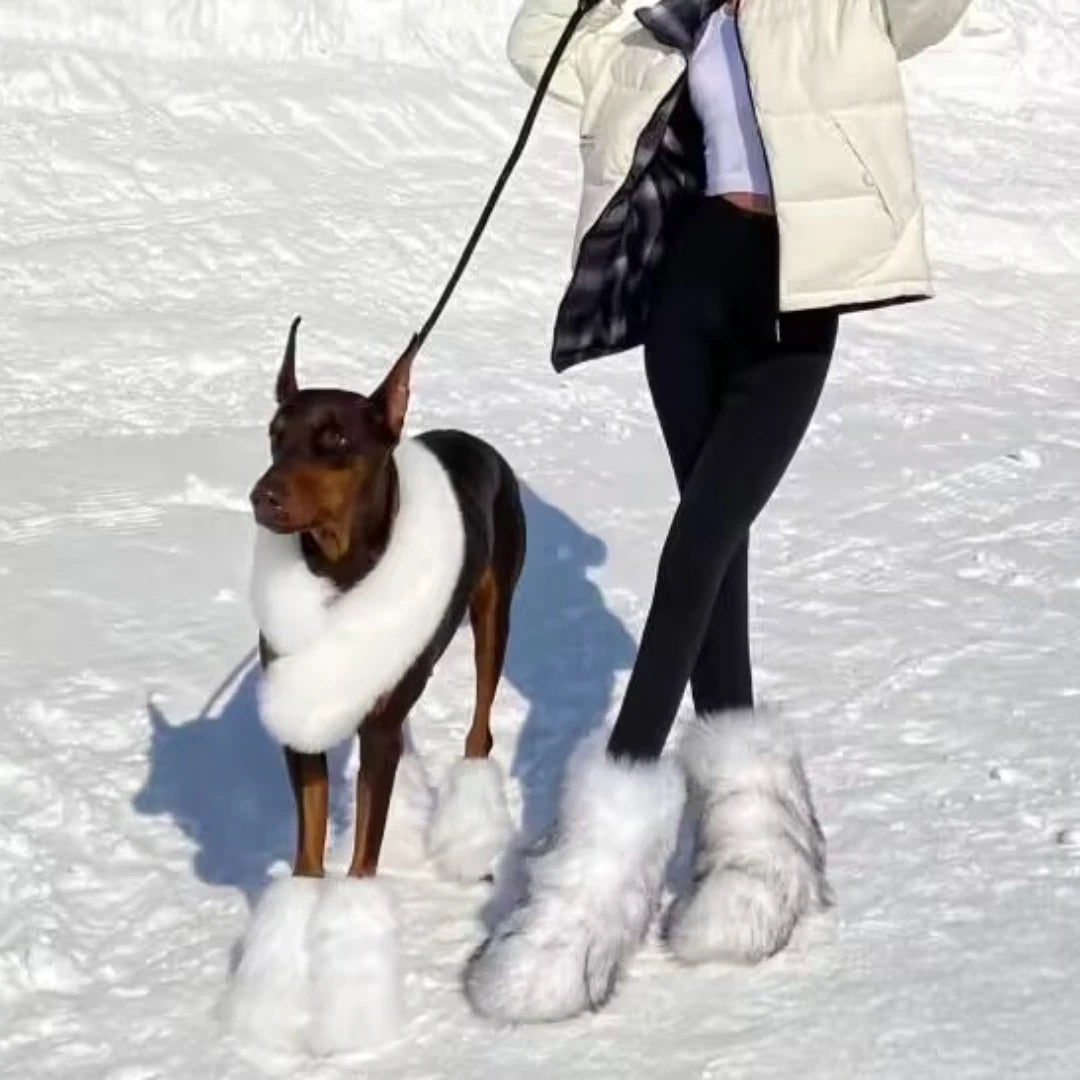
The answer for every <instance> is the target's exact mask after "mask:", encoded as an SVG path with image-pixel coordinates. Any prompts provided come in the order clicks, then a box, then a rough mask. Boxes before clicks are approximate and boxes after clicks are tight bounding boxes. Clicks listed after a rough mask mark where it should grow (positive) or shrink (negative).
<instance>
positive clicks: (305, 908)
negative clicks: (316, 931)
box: [225, 877, 322, 1053]
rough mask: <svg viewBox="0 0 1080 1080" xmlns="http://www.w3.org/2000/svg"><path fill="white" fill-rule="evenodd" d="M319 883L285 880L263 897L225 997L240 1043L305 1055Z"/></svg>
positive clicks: (227, 1015)
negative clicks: (311, 931)
mask: <svg viewBox="0 0 1080 1080" xmlns="http://www.w3.org/2000/svg"><path fill="white" fill-rule="evenodd" d="M321 885H322V882H321V881H319V880H317V879H315V878H294V877H287V878H281V879H279V880H278V881H275V882H274V883H273V884H272V885H271V886H270V888H269V889H268V890H267V891H266V892H265V893H264V894H263V896H262V898H261V899H260V901H259V904H258V906H257V907H256V909H255V911H254V913H253V915H252V917H251V923H250V925H249V926H248V929H247V933H246V934H245V935H244V940H243V943H242V945H241V954H240V961H239V963H238V964H237V966H236V970H235V971H234V972H233V976H232V983H231V985H230V986H229V990H228V995H227V997H226V999H225V1020H226V1024H227V1026H228V1028H229V1030H230V1031H231V1032H232V1034H233V1035H235V1036H236V1037H237V1038H238V1039H241V1040H243V1041H245V1042H250V1043H253V1044H255V1045H257V1046H259V1047H262V1048H264V1049H267V1050H271V1051H277V1052H280V1053H302V1052H303V1050H304V1046H305V1042H304V1039H305V1034H306V1032H307V1027H308V1022H309V1019H310V1009H311V1000H310V995H309V993H308V978H309V970H310V969H309V962H308V948H307V932H308V923H309V922H310V920H311V915H312V912H314V910H315V906H316V904H317V903H318V900H319V891H320V887H321Z"/></svg>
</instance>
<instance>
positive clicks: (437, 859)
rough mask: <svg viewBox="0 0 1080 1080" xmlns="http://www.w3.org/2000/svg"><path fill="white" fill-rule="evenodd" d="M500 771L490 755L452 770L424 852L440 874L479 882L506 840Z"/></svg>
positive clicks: (507, 819)
mask: <svg viewBox="0 0 1080 1080" xmlns="http://www.w3.org/2000/svg"><path fill="white" fill-rule="evenodd" d="M510 834H511V825H510V812H509V810H508V809H507V807H506V792H505V789H504V785H503V776H502V770H501V769H500V768H499V766H498V763H497V762H495V761H493V760H492V759H491V758H475V759H472V758H463V759H462V760H461V761H459V762H458V763H457V764H456V765H455V766H454V767H453V769H451V770H450V773H449V775H448V776H447V778H446V782H445V783H444V784H443V787H442V790H441V791H440V792H439V797H438V801H437V802H436V805H435V812H434V814H433V815H432V818H431V822H430V824H429V826H428V834H427V846H428V854H429V855H430V856H431V859H432V861H433V862H434V863H435V865H436V867H437V868H438V870H439V872H440V873H441V874H442V875H443V877H446V878H449V879H450V880H452V881H479V880H480V879H481V878H483V877H485V876H486V875H488V874H490V873H491V872H492V870H493V869H494V867H495V863H496V861H497V860H498V858H499V856H500V855H501V854H502V852H503V850H504V849H505V848H506V844H507V841H508V840H509V839H510Z"/></svg>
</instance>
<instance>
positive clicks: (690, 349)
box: [645, 310, 754, 713]
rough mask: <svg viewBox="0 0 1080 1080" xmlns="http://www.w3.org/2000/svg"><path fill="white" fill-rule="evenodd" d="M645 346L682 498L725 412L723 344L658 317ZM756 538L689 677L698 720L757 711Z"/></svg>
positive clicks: (734, 563)
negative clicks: (751, 597)
mask: <svg viewBox="0 0 1080 1080" xmlns="http://www.w3.org/2000/svg"><path fill="white" fill-rule="evenodd" d="M657 314H658V316H659V317H658V318H654V319H653V322H652V331H653V332H652V333H650V334H649V336H648V338H647V339H646V342H645V371H646V374H647V376H648V380H649V390H650V392H651V394H652V400H653V406H654V408H655V409H656V415H657V417H658V419H659V421H660V429H661V431H662V432H663V435H664V442H665V443H666V445H667V450H668V456H669V457H670V458H671V465H672V468H673V470H674V472H675V480H676V483H677V484H678V487H679V492H680V494H681V493H682V492H683V491H684V490H685V488H686V485H687V483H688V482H689V479H690V476H691V474H692V473H693V471H694V466H695V465H696V464H697V460H698V457H699V456H700V454H701V450H702V447H703V446H704V445H705V442H706V440H707V439H708V436H709V432H710V430H711V429H712V427H713V424H714V423H715V420H716V416H717V413H718V410H719V409H720V408H721V407H722V406H721V401H722V394H723V389H722V384H723V379H722V377H721V376H722V370H723V351H724V345H723V343H720V342H717V340H716V338H715V336H713V335H706V334H704V333H702V332H701V330H700V328H698V327H696V326H695V325H694V323H693V322H691V321H690V320H688V319H685V318H683V319H680V318H677V317H676V318H668V317H667V313H666V310H662V311H660V312H658V313H657ZM748 553H749V537H748V536H744V537H743V538H742V540H741V542H740V543H739V545H738V546H737V547H736V549H735V553H734V554H733V555H732V557H731V561H730V563H729V565H728V569H727V573H725V574H724V579H723V581H722V582H721V583H720V589H719V591H718V593H717V596H716V601H715V603H714V604H713V610H712V615H711V617H710V619H709V625H708V628H707V629H706V631H705V638H704V640H703V642H702V644H701V649H700V651H699V653H698V657H697V661H696V662H695V664H694V669H693V672H692V673H691V676H690V685H691V689H692V691H693V696H694V706H695V707H696V709H697V711H698V712H699V713H705V712H718V711H720V710H722V709H737V708H747V707H749V706H750V705H752V704H753V700H754V685H753V676H752V673H751V667H750V634H749V625H748V616H749V611H748V607H749V605H748V595H747V594H748V583H747V571H748Z"/></svg>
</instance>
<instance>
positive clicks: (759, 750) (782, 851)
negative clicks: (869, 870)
mask: <svg viewBox="0 0 1080 1080" xmlns="http://www.w3.org/2000/svg"><path fill="white" fill-rule="evenodd" d="M679 757H680V760H681V762H682V766H683V769H684V770H685V772H686V777H687V784H688V789H689V798H690V807H691V811H692V813H693V814H694V815H695V817H696V827H697V832H696V836H697V850H696V858H695V873H694V882H693V885H692V886H691V888H690V890H689V891H688V892H687V893H686V894H685V895H683V896H680V897H678V898H677V899H676V901H675V903H674V904H673V905H672V908H671V911H670V913H669V917H668V923H667V933H666V937H667V941H668V944H669V946H670V948H671V951H672V952H673V953H674V955H675V956H676V957H677V958H678V959H680V960H682V961H683V962H685V963H701V962H703V961H707V960H725V961H728V962H731V963H740V964H752V963H756V962H758V961H759V960H763V959H765V958H766V957H768V956H772V955H773V954H774V953H777V952H779V951H780V950H781V949H783V948H784V946H785V945H787V943H788V941H789V939H790V938H791V934H792V931H793V930H794V929H795V926H796V924H797V923H798V922H799V920H800V919H801V918H803V916H805V915H806V914H807V913H808V912H810V911H813V910H816V909H818V908H820V907H824V906H827V905H828V903H829V902H830V899H831V897H830V892H829V886H828V883H827V881H826V879H825V837H824V835H823V833H822V831H821V826H820V825H819V824H818V819H817V815H816V814H815V812H814V806H813V802H812V801H811V798H810V785H809V783H808V782H807V779H806V773H805V771H804V769H803V764H802V760H801V758H800V757H799V753H798V751H797V749H796V748H795V746H794V744H793V743H792V741H791V740H790V738H788V737H787V735H786V733H785V732H784V730H783V728H782V727H781V725H780V723H779V721H778V719H777V718H776V717H775V716H772V715H770V714H768V713H762V712H751V711H748V710H744V711H733V712H726V713H718V714H713V715H708V716H703V717H699V718H698V719H697V721H696V722H695V723H694V724H693V725H692V726H691V727H690V729H689V730H688V732H687V734H686V736H685V738H684V739H683V742H682V745H681V747H680V754H679Z"/></svg>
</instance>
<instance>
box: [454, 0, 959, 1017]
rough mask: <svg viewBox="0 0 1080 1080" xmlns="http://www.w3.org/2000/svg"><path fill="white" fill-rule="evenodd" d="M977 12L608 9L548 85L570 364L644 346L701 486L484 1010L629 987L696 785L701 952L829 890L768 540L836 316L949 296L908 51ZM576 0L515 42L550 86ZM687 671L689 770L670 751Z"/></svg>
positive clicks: (578, 1005)
mask: <svg viewBox="0 0 1080 1080" xmlns="http://www.w3.org/2000/svg"><path fill="white" fill-rule="evenodd" d="M967 4H968V0H733V2H728V3H722V2H721V0H658V2H654V3H652V4H651V5H648V6H645V7H640V6H637V5H636V4H635V3H634V0H626V2H625V3H624V2H623V0H601V2H600V3H599V4H594V3H589V2H588V0H585V6H586V7H589V8H593V7H594V8H595V10H591V11H590V13H589V14H588V15H587V16H586V18H585V20H584V21H583V23H582V25H581V27H580V28H579V30H578V33H577V34H576V35H575V37H574V38H573V39H572V41H571V43H570V46H569V48H568V50H567V53H566V54H565V57H564V59H563V61H562V63H561V64H560V66H559V68H558V69H557V71H556V74H555V78H554V81H553V82H552V85H551V92H552V93H553V94H555V95H556V96H558V97H561V98H563V99H564V100H566V101H568V102H570V103H572V104H574V105H576V106H578V107H580V108H581V110H582V125H581V130H582V137H581V150H582V156H583V159H584V182H585V186H584V194H583V197H582V203H581V213H580V219H579V224H578V232H577V241H576V245H575V261H574V270H573V275H572V277H571V281H570V285H569V287H568V289H567V292H566V295H565V297H564V299H563V301H562V304H561V306H560V308H559V312H558V316H557V319H556V325H555V337H554V350H553V362H554V364H555V367H556V368H557V369H558V370H560V371H562V370H565V369H566V368H569V367H571V366H573V365H574V364H577V363H580V362H582V361H585V360H588V359H591V358H593V357H598V356H603V355H607V354H610V353H614V352H619V351H621V350H624V349H627V348H630V347H632V346H636V345H639V344H643V345H644V347H645V366H646V372H647V375H648V381H649V387H650V390H651V392H652V397H653V401H654V404H655V407H656V411H657V415H658V417H659V420H660V425H661V428H662V430H663V434H664V439H665V441H666V443H667V447H668V451H669V453H670V456H671V460H672V464H673V466H674V469H675V474H676V478H677V480H678V483H679V487H680V491H681V500H680V503H679V507H678V510H677V512H676V514H675V518H674V520H673V522H672V524H671V528H670V531H669V533H668V536H667V540H666V543H665V545H664V550H663V553H662V555H661V559H660V566H659V571H658V574H657V581H656V589H655V593H654V596H653V603H652V607H651V609H650V612H649V616H648V620H647V622H646V625H645V629H644V632H643V635H642V639H641V645H640V648H639V652H638V657H637V661H636V663H635V666H634V669H633V672H632V674H631V678H630V682H629V685H628V687H627V690H626V694H625V697H624V699H623V702H622V705H621V708H620V710H619V713H618V717H617V720H616V722H615V726H614V729H613V731H612V732H611V735H610V738H609V739H608V740H607V742H606V745H605V744H603V743H601V742H597V741H595V740H591V741H590V742H588V743H586V744H584V745H583V746H582V747H580V748H579V750H578V752H577V753H576V755H575V757H574V758H573V759H572V760H571V762H570V766H569V768H568V771H567V776H566V781H565V785H564V789H563V792H562V802H561V805H560V810H559V824H558V827H557V829H556V830H555V831H554V832H553V834H552V835H551V837H549V838H548V839H547V841H546V843H545V845H544V849H543V850H542V851H534V852H532V853H530V854H529V856H528V857H527V859H526V871H527V880H528V891H527V896H526V897H525V899H524V900H523V901H522V903H520V904H519V905H518V906H517V908H516V909H515V910H514V911H513V912H512V913H511V914H510V915H509V916H508V917H507V918H506V919H504V920H503V922H502V923H501V924H500V925H499V926H497V927H496V928H495V930H494V932H493V933H492V935H491V937H490V938H489V940H488V941H487V942H485V944H484V945H483V946H482V947H481V948H480V950H479V951H478V952H477V953H476V955H475V956H474V957H473V959H472V960H471V962H470V964H469V968H468V970H467V973H466V980H465V984H466V991H467V993H468V996H469V999H470V1001H471V1002H472V1004H473V1006H474V1007H475V1008H476V1009H477V1010H478V1011H480V1012H482V1013H484V1014H486V1015H491V1016H495V1017H498V1018H502V1019H505V1020H513V1021H529V1020H550V1019H558V1018H562V1017H567V1016H572V1015H574V1014H576V1013H578V1012H582V1011H584V1010H586V1009H595V1008H597V1007H599V1006H600V1005H602V1004H604V1003H605V1002H606V1000H607V999H608V997H610V995H611V992H612V989H613V987H614V985H615V982H616V979H617V978H618V975H619V974H620V971H621V969H622V967H623V965H624V963H625V961H626V960H627V958H628V957H629V956H630V955H631V954H632V952H633V950H634V949H635V948H636V947H637V945H638V944H639V942H640V941H641V939H642V936H643V935H644V933H645V932H646V930H647V928H648V924H649V921H650V919H651V916H652V914H653V912H654V911H655V908H656V905H657V903H658V900H659V895H660V890H661V887H662V883H663V877H664V871H665V867H666V864H667V862H668V859H669V857H670V855H671V852H672V849H673V846H674V842H675V834H676V831H677V829H678V825H679V820H680V816H681V813H682V810H683V801H684V788H685V787H687V786H688V787H689V791H690V794H691V797H692V799H693V805H694V809H695V812H696V815H697V836H698V850H697V864H696V870H697V872H696V874H695V879H694V884H693V886H692V888H691V889H690V891H689V892H688V893H687V894H686V895H684V896H681V897H678V898H677V899H676V902H675V904H674V906H673V910H672V913H671V915H670V917H669V920H668V925H667V940H668V943H669V945H670V947H671V948H672V950H673V951H674V952H675V954H676V955H677V956H678V957H679V958H681V959H683V960H685V961H688V962H693V961H701V960H706V959H712V958H722V959H726V960H730V961H736V962H744V963H748V962H754V961H757V960H760V959H762V958H764V957H766V956H769V955H772V954H773V953H775V952H776V951H778V950H779V949H781V948H783V947H784V945H785V944H786V943H787V941H788V938H789V937H790V935H791V932H792V930H793V928H794V926H795V925H796V923H797V922H798V920H799V919H800V918H801V917H802V916H803V915H804V914H806V913H807V911H809V910H811V909H812V908H813V907H814V906H817V905H821V904H823V903H825V902H827V899H828V886H827V884H826V881H825V876H824V866H825V850H824V839H823V837H822V834H821V830H820V828H819V826H818V823H817V820H816V817H815V814H814V810H813V805H812V803H811V800H810V793H809V788H808V785H807V782H806V779H805V776H804V773H803V770H802V766H801V763H800V761H799V759H798V756H797V754H796V753H795V751H794V750H793V749H792V748H791V747H790V746H788V745H787V744H786V743H785V742H784V740H783V739H782V738H781V737H780V735H779V733H778V732H777V731H775V730H774V725H773V724H772V723H771V722H770V721H769V720H768V719H767V718H763V717H762V716H761V715H760V714H755V713H753V712H752V711H751V707H752V705H753V694H752V684H751V673H750V655H749V644H748V633H747V544H748V536H749V529H750V526H751V523H752V522H753V521H754V519H755V518H756V517H757V515H758V514H759V513H760V512H761V510H762V508H763V507H764V506H765V504H766V502H767V501H768V499H769V498H770V496H771V495H772V493H773V491H774V489H775V488H776V486H777V484H778V483H779V481H780V479H781V477H782V476H783V474H784V472H785V470H786V468H787V466H788V464H789V463H790V461H791V459H792V456H793V455H794V453H795V451H796V449H797V447H798V445H799V442H800V441H801V439H802V437H803V435H804V433H805V431H806V428H807V426H808V424H809V422H810V418H811V415H812V413H813V411H814V408H815V405H816V403H817V400H818V396H819V394H820V392H821V389H822V386H823V384H824V381H825V376H826V373H827V371H828V368H829V362H830V359H831V356H832V352H833V345H834V342H835V338H836V330H837V320H838V317H839V314H840V313H841V312H843V311H849V310H853V309H860V308H868V307H874V306H879V305H883V304H893V303H900V302H904V301H910V300H916V299H921V298H924V297H927V296H929V295H930V294H931V285H930V274H929V269H928V266H927V260H926V255H925V250H924V239H923V215H922V208H921V205H920V202H919V197H918V194H917V191H916V187H915V180H914V169H913V164H912V158H911V150H910V145H909V140H908V132H907V124H906V119H905V115H904V108H903V98H902V89H901V84H900V74H899V66H898V61H899V60H900V59H903V58H905V57H907V56H910V55H913V54H914V53H915V52H917V51H919V50H920V49H922V48H925V47H927V46H929V45H931V44H933V43H935V42H936V41H939V40H940V39H941V38H943V37H944V36H945V35H946V34H947V33H948V32H949V31H950V30H951V29H952V27H953V26H954V25H955V24H956V22H957V21H958V19H959V18H960V16H961V15H962V13H963V11H964V9H965V8H966V7H967ZM574 6H575V0H526V3H525V5H524V7H523V8H522V10H521V12H520V14H519V16H518V18H517V20H516V22H515V24H514V28H513V30H512V32H511V38H510V56H511V59H512V61H513V63H514V65H515V66H516V67H517V68H518V70H519V71H520V72H521V73H522V75H523V76H524V77H525V78H526V79H527V80H528V81H530V82H533V83H535V82H536V80H537V79H538V77H539V74H540V72H541V71H542V70H543V67H544V65H545V63H546V61H547V59H548V57H549V55H550V53H551V50H552V48H553V46H554V44H555V41H556V40H557V38H558V36H559V35H560V33H561V32H562V30H563V29H564V28H565V25H566V21H567V20H568V18H569V17H570V15H571V13H572V11H573V9H574ZM635 9H636V10H635ZM688 682H689V684H690V687H691V690H692V693H693V698H694V705H695V708H696V711H697V714H698V720H697V721H696V722H695V723H694V724H692V725H691V728H690V732H689V736H688V738H687V739H686V741H685V742H684V744H683V747H682V754H681V768H679V767H677V766H676V765H675V764H674V763H672V762H670V761H667V760H665V759H661V757H660V755H661V751H662V749H663V747H664V743H665V741H666V740H667V736H668V734H669V732H670V730H671V727H672V725H673V723H674V720H675V716H676V713H677V711H678V707H679V703H680V700H681V698H682V695H683V692H684V690H685V688H686V686H687V683H688Z"/></svg>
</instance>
